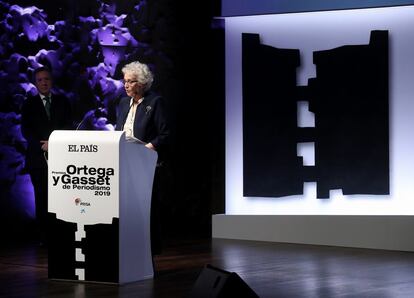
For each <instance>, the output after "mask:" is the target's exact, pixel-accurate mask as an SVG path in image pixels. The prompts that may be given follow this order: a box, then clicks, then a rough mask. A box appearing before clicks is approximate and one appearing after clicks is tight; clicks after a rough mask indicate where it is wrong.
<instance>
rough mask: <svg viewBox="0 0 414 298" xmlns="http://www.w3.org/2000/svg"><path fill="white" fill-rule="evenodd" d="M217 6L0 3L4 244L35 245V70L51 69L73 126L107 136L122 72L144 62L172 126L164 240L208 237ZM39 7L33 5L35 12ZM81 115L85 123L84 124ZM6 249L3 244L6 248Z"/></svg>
mask: <svg viewBox="0 0 414 298" xmlns="http://www.w3.org/2000/svg"><path fill="white" fill-rule="evenodd" d="M219 5H220V3H219V1H201V2H199V1H174V0H153V1H150V0H148V1H139V0H134V1H131V0H121V1H100V0H94V1H77V0H53V1H52V0H50V1H35V0H33V1H0V15H1V19H0V39H1V43H0V84H1V89H0V109H1V110H0V194H1V197H0V220H1V222H0V224H1V231H0V232H1V233H2V235H4V239H7V240H19V239H20V240H25V239H31V237H33V226H34V225H33V217H34V209H33V208H34V206H33V204H34V203H33V194H32V188H31V184H30V178H29V176H28V175H27V174H26V173H25V171H24V155H25V148H26V142H25V140H24V138H23V137H22V135H21V132H20V109H21V106H22V104H23V102H24V100H25V98H26V97H27V95H28V94H33V93H35V88H34V86H33V85H32V84H31V77H32V73H33V70H34V69H35V68H36V67H37V66H39V65H40V64H42V65H47V66H50V67H51V68H52V72H53V75H54V78H55V84H54V85H55V91H56V92H57V93H63V94H65V95H66V96H67V97H68V98H69V99H70V101H71V104H72V107H73V112H74V125H75V126H76V125H77V124H79V123H80V122H81V121H82V119H84V120H83V121H82V125H81V126H82V128H83V129H97V130H104V129H108V127H110V125H111V124H114V120H115V119H114V111H115V108H114V107H115V106H116V103H117V99H119V97H121V96H123V95H124V93H123V87H122V84H121V82H120V81H119V80H120V79H121V78H122V74H121V71H120V69H121V68H122V66H123V65H124V64H126V63H128V62H131V61H134V60H140V61H141V62H144V63H148V64H149V65H150V66H151V68H152V70H153V71H154V73H155V77H156V80H155V82H154V87H153V90H155V91H156V92H157V93H159V94H161V95H162V96H164V97H165V98H166V99H167V102H168V112H169V116H170V120H171V124H172V128H173V132H174V134H173V142H172V148H171V152H172V154H171V165H172V166H171V175H170V176H171V177H170V183H169V185H168V187H166V188H165V189H164V191H165V192H166V194H167V196H166V201H165V208H164V210H165V214H164V218H165V220H166V223H167V225H166V229H165V231H164V232H165V233H164V234H165V235H166V236H167V237H169V238H175V237H205V236H209V235H210V223H211V214H212V213H222V212H223V211H224V30H223V28H222V26H221V24H220V21H217V20H213V16H218V15H220V10H219ZM33 6H35V7H33ZM85 117H86V118H85ZM2 243H4V241H2Z"/></svg>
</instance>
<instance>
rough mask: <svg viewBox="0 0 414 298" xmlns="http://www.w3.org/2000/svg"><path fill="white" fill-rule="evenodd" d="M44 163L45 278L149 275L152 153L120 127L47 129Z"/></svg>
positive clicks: (120, 279) (118, 278) (127, 278)
mask: <svg viewBox="0 0 414 298" xmlns="http://www.w3.org/2000/svg"><path fill="white" fill-rule="evenodd" d="M48 160H49V161H48V164H49V169H48V173H49V176H48V191H49V199H48V210H49V218H48V220H49V221H48V227H49V267H48V268H49V270H48V271H49V278H51V279H66V280H79V281H93V282H110V283H119V284H123V283H127V282H133V281H138V280H143V279H147V278H152V277H153V274H154V271H153V266H152V256H151V242H150V208H151V194H152V185H153V179H154V172H155V166H156V161H157V153H156V152H155V151H152V150H150V149H147V148H146V147H145V146H143V145H142V144H138V143H136V142H128V141H126V140H125V137H124V134H123V132H120V131H54V132H53V133H52V134H51V136H50V138H49V159H48Z"/></svg>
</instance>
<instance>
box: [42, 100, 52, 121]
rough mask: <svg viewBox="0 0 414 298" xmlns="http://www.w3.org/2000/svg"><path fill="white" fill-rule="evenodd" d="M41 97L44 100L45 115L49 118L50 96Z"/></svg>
mask: <svg viewBox="0 0 414 298" xmlns="http://www.w3.org/2000/svg"><path fill="white" fill-rule="evenodd" d="M43 99H44V100H45V101H46V103H45V110H46V114H47V117H48V118H49V119H50V97H49V96H45V97H44V98H43Z"/></svg>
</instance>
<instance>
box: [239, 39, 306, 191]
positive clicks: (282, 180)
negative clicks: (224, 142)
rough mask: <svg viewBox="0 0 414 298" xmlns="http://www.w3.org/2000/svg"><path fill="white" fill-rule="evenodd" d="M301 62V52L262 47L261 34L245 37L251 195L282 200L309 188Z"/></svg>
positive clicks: (245, 156) (247, 159) (246, 145)
mask: <svg viewBox="0 0 414 298" xmlns="http://www.w3.org/2000/svg"><path fill="white" fill-rule="evenodd" d="M299 60H300V57H299V50H290V49H288V50H286V49H277V48H273V47H270V46H266V45H261V44H260V40H259V35H257V34H243V163H244V175H243V179H244V189H243V193H244V195H245V196H262V197H273V196H276V197H278V196H286V195H294V194H298V193H301V191H302V189H303V181H302V179H300V175H301V171H302V162H301V160H300V159H299V158H298V157H297V156H296V143H297V140H296V129H297V121H296V68H297V67H298V66H299V63H300V62H299ZM282 99H283V100H282Z"/></svg>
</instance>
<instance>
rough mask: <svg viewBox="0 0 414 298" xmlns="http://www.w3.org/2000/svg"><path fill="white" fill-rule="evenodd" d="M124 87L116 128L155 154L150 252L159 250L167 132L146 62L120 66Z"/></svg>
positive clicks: (159, 99)
mask: <svg viewBox="0 0 414 298" xmlns="http://www.w3.org/2000/svg"><path fill="white" fill-rule="evenodd" d="M122 73H123V74H124V88H125V92H126V94H127V96H126V97H124V98H122V99H121V100H120V102H119V106H118V112H117V121H116V130H123V131H125V135H126V137H127V138H130V139H135V140H137V141H140V142H143V143H144V144H145V147H147V148H149V149H151V150H155V151H157V153H158V162H157V168H156V170H155V177H154V187H153V192H152V200H151V249H152V253H153V254H159V253H161V248H162V245H161V243H162V238H161V216H160V207H161V206H160V205H161V201H162V199H161V197H162V195H161V191H162V188H161V186H160V181H161V180H164V179H162V178H161V176H164V174H163V172H165V171H166V170H165V167H166V164H165V153H166V149H167V145H168V142H169V136H170V131H169V127H168V124H167V118H166V111H165V108H164V105H163V98H162V97H161V96H159V95H156V94H154V93H152V92H150V89H151V85H152V82H153V81H154V77H153V74H152V72H151V71H150V69H149V67H148V66H147V65H146V64H143V63H140V62H138V61H135V62H132V63H129V64H127V65H125V66H124V67H123V68H122Z"/></svg>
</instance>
